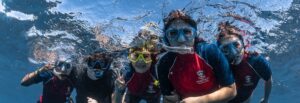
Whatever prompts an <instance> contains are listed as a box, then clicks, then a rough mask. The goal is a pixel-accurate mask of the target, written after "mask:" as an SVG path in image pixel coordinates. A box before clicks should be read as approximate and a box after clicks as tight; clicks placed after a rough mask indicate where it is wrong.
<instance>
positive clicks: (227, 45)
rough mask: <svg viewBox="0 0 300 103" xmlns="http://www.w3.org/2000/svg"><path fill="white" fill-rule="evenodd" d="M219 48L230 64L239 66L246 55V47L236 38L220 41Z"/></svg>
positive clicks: (229, 37)
mask: <svg viewBox="0 0 300 103" xmlns="http://www.w3.org/2000/svg"><path fill="white" fill-rule="evenodd" d="M219 48H220V49H221V51H222V52H223V54H224V55H225V56H226V58H227V60H228V62H229V63H231V64H233V65H238V64H240V63H241V61H242V59H243V55H244V46H243V42H242V40H240V39H239V38H238V37H236V36H233V35H231V36H228V37H226V38H225V39H223V40H222V41H220V46H219Z"/></svg>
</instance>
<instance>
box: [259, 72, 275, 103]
mask: <svg viewBox="0 0 300 103" xmlns="http://www.w3.org/2000/svg"><path fill="white" fill-rule="evenodd" d="M272 82H273V80H272V77H271V78H270V79H269V80H267V81H266V82H265V94H264V97H263V98H262V99H261V101H260V102H261V103H268V101H269V96H270V93H271V90H272Z"/></svg>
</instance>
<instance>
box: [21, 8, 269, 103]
mask: <svg viewBox="0 0 300 103" xmlns="http://www.w3.org/2000/svg"><path fill="white" fill-rule="evenodd" d="M163 21H164V27H163V29H162V30H163V36H162V37H159V36H158V35H157V34H156V33H155V32H153V31H151V30H148V29H142V30H140V31H139V32H138V35H137V36H136V37H134V38H133V41H132V42H131V43H130V46H129V49H127V51H126V52H127V54H128V56H127V60H128V65H126V66H120V65H117V64H119V63H114V60H115V59H116V58H118V57H116V56H117V55H116V54H115V52H110V51H105V50H99V51H96V52H94V53H91V54H90V55H87V56H84V58H81V60H80V61H81V62H80V63H78V62H75V61H76V60H74V59H68V58H67V59H61V60H57V61H56V62H55V63H54V64H46V65H45V66H43V67H41V68H39V69H37V70H35V71H34V72H31V73H28V74H27V75H26V76H25V77H24V78H23V79H22V81H21V85H22V86H30V85H32V84H37V83H40V82H42V83H43V94H42V96H40V98H39V100H38V103H74V102H75V101H76V103H140V102H141V101H142V100H143V101H145V102H146V103H162V102H163V103H249V102H250V98H251V95H252V94H253V91H254V90H255V88H256V86H257V84H258V82H259V80H260V79H263V80H264V81H265V85H264V95H263V97H262V99H261V103H268V100H269V95H270V92H271V87H272V73H271V69H270V65H269V62H268V61H267V60H266V59H265V58H264V57H263V56H262V55H261V54H259V53H257V52H249V51H246V50H245V49H247V46H246V44H245V42H244V37H243V33H244V32H243V30H241V29H239V28H238V27H236V26H233V25H232V24H231V23H229V22H226V21H225V22H221V23H219V25H218V30H219V32H218V34H217V40H216V41H217V42H216V43H207V42H205V41H204V40H203V39H201V38H200V37H199V35H198V34H197V23H196V21H195V20H194V19H193V18H192V17H190V16H189V15H187V14H186V13H185V12H183V11H181V10H174V11H171V12H170V13H169V15H168V16H167V17H165V18H164V19H163ZM77 61H78V60H77ZM114 68H121V69H123V70H124V71H123V72H122V73H116V72H115V70H114ZM120 74H121V75H120ZM73 89H76V97H75V99H74V100H73V99H72V98H71V93H72V91H73Z"/></svg>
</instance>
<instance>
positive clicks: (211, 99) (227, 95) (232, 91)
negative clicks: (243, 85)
mask: <svg viewBox="0 0 300 103" xmlns="http://www.w3.org/2000/svg"><path fill="white" fill-rule="evenodd" d="M235 96H236V86H235V84H232V85H230V86H226V87H222V88H221V89H219V90H217V91H215V92H213V93H210V94H207V95H204V96H201V97H200V98H201V101H204V102H205V103H224V102H228V101H229V100H231V99H233V98H234V97H235Z"/></svg>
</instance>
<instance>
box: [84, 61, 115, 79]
mask: <svg viewBox="0 0 300 103" xmlns="http://www.w3.org/2000/svg"><path fill="white" fill-rule="evenodd" d="M87 66H88V68H87V75H88V77H89V78H90V79H92V80H98V79H100V78H102V77H103V76H104V74H105V72H106V71H107V70H108V69H109V66H110V65H109V63H108V61H107V60H106V59H99V58H98V59H93V60H92V59H90V60H88V62H87Z"/></svg>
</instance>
